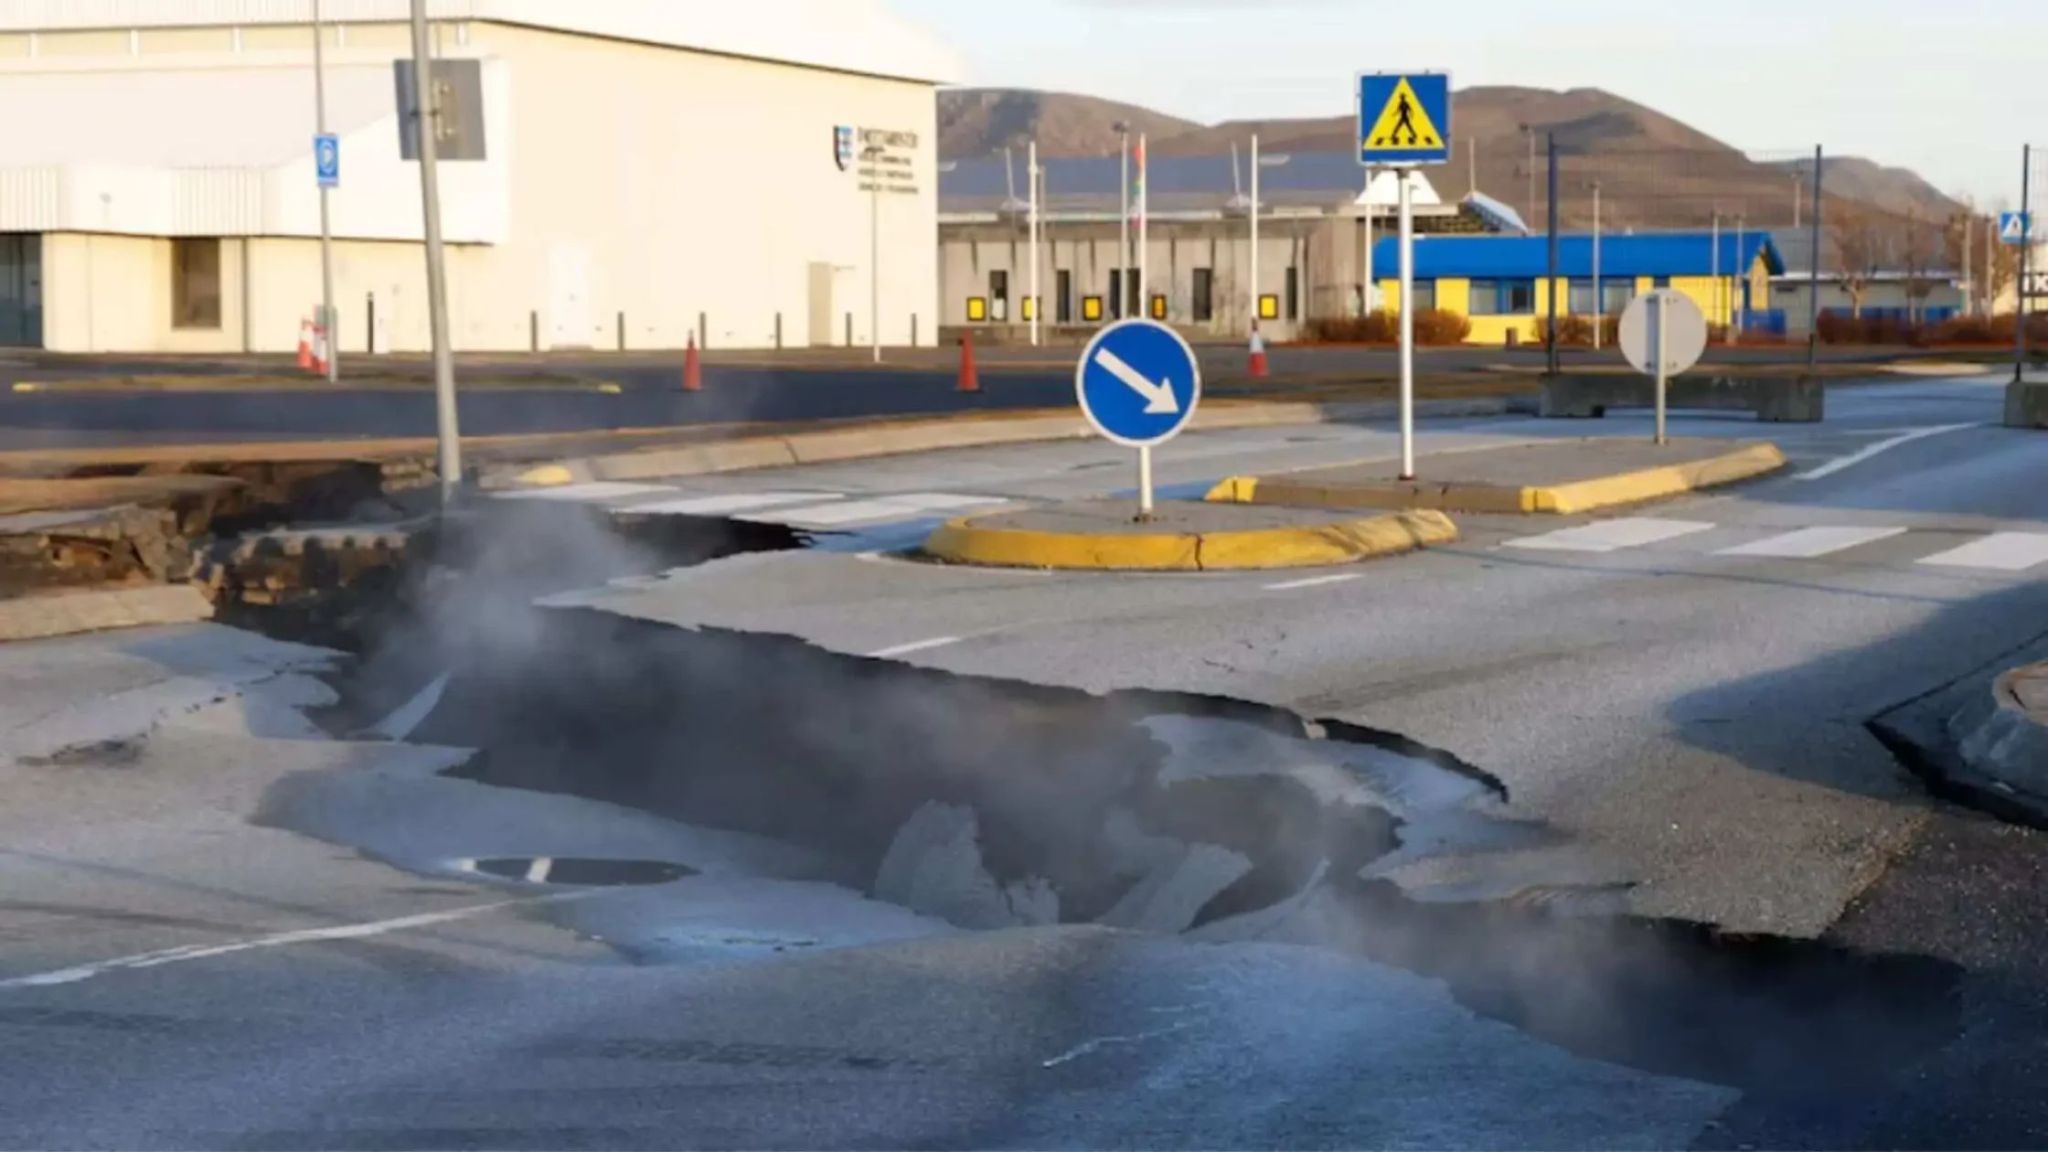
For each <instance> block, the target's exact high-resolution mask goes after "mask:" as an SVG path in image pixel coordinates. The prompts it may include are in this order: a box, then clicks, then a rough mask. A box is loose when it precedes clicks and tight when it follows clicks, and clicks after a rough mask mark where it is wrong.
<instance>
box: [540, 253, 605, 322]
mask: <svg viewBox="0 0 2048 1152" xmlns="http://www.w3.org/2000/svg"><path fill="white" fill-rule="evenodd" d="M595 333H596V330H595V328H594V327H593V326H592V325H591V322H590V249H588V248H586V247H584V246H583V245H581V244H557V245H555V246H554V247H553V248H550V249H549V250H548V346H549V347H551V348H588V347H590V346H591V345H592V344H594V343H595V342H596V338H595Z"/></svg>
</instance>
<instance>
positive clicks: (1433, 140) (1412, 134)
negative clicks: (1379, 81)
mask: <svg viewBox="0 0 2048 1152" xmlns="http://www.w3.org/2000/svg"><path fill="white" fill-rule="evenodd" d="M1365 139H1366V142H1367V146H1368V147H1369V148H1441V147H1443V146H1444V138H1443V133H1441V132H1438V131H1437V128H1436V122H1435V121H1434V120H1431V119H1430V118H1429V111H1428V110H1427V109H1425V108H1424V107H1423V106H1422V101H1420V100H1418V99H1416V98H1415V89H1414V88H1412V87H1410V86H1409V84H1408V78H1407V77H1405V76H1404V77H1402V78H1401V80H1400V81H1399V82H1398V83H1396V84H1395V85H1394V90H1393V92H1392V93H1390V94H1389V95H1388V96H1387V103H1386V106H1385V107H1383V108H1381V109H1380V114H1379V119H1377V120H1374V121H1373V125H1372V131H1371V132H1369V133H1367V134H1366V137H1365Z"/></svg>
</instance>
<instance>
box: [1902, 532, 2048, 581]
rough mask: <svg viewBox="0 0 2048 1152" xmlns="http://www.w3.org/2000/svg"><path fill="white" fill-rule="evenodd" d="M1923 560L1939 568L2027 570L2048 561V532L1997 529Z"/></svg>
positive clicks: (1993, 570) (1924, 562) (2002, 570)
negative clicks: (2000, 530) (2003, 530)
mask: <svg viewBox="0 0 2048 1152" xmlns="http://www.w3.org/2000/svg"><path fill="white" fill-rule="evenodd" d="M1920 563H1922V564H1930V565H1933V566H1934V567H1937V568H1981V569H1986V570H1989V571H1992V572H2024V571H2026V570H2027V569H2029V568H2032V567H2034V566H2035V565H2038V564H2048V533H2042V532H1993V533H1992V534H1991V535H1989V536H1986V537H1984V538H1983V539H1981V540H1972V541H1970V542H1969V543H1968V544H1965V545H1963V546H1962V547H1960V548H1951V549H1949V550H1948V551H1946V552H1937V553H1935V554H1934V555H1932V556H1928V557H1925V558H1923V559H1922V560H1921V561H1920Z"/></svg>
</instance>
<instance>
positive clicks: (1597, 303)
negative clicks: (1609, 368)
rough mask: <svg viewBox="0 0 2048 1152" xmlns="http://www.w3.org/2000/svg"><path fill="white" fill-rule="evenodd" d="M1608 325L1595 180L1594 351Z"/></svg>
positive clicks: (1598, 346) (1598, 186) (1597, 191)
mask: <svg viewBox="0 0 2048 1152" xmlns="http://www.w3.org/2000/svg"><path fill="white" fill-rule="evenodd" d="M1606 326H1607V294H1606V293H1605V292H1604V291H1602V290H1601V287H1600V182H1599V181H1598V180H1595V181H1593V351H1595V352H1598V351H1599V350H1600V330H1601V329H1602V328H1605V327H1606Z"/></svg>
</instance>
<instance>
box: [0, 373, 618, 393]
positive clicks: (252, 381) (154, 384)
mask: <svg viewBox="0 0 2048 1152" xmlns="http://www.w3.org/2000/svg"><path fill="white" fill-rule="evenodd" d="M337 388H340V389H343V390H346V391H351V392H431V391H433V390H434V382H433V380H432V379H427V380H414V379H410V378H400V377H391V376H369V377H363V378H357V379H348V378H344V379H343V380H342V382H341V383H340V384H339V385H334V384H329V383H328V382H327V380H326V378H325V377H317V376H198V375H195V376H171V375H154V376H79V377H71V378H65V379H57V380H17V381H15V382H14V383H12V384H11V385H9V386H8V391H10V392H13V393H15V394H17V395H26V394H48V395H71V396H83V395H93V394H104V393H119V394H124V395H133V394H137V393H147V392H183V393H216V394H219V393H235V392H333V391H334V390H336V389H337ZM462 389H463V391H465V392H584V393H601V394H603V395H607V396H617V395H619V394H621V393H623V392H624V391H625V389H624V388H623V387H621V386H620V385H619V384H618V383H617V382H615V381H611V380H597V379H592V380H551V379H541V378H536V379H518V378H510V379H500V380H491V379H489V378H485V379H482V380H474V381H472V380H464V381H463V382H462Z"/></svg>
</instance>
